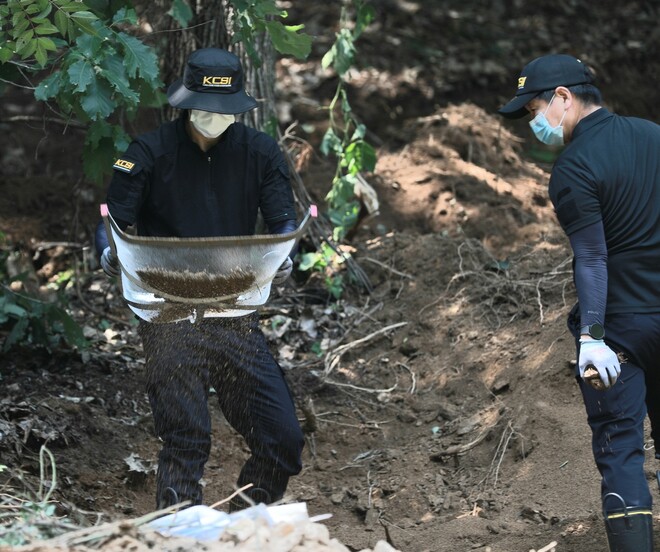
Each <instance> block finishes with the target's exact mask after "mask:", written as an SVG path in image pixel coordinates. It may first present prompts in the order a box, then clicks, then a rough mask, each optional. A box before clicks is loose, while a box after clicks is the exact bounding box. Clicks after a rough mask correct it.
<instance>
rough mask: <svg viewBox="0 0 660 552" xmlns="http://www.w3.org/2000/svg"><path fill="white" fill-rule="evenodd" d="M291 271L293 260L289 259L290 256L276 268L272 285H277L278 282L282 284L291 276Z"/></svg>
mask: <svg viewBox="0 0 660 552" xmlns="http://www.w3.org/2000/svg"><path fill="white" fill-rule="evenodd" d="M292 271H293V261H292V260H291V257H287V258H286V261H284V262H283V263H282V266H280V268H278V269H277V272H276V273H275V277H274V278H273V285H275V286H279V285H280V284H283V283H284V282H286V280H287V279H288V278H289V276H291V272H292Z"/></svg>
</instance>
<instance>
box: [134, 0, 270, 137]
mask: <svg viewBox="0 0 660 552" xmlns="http://www.w3.org/2000/svg"><path fill="white" fill-rule="evenodd" d="M194 4H195V5H194V8H193V10H194V15H193V18H192V20H191V21H190V23H189V25H188V27H187V28H185V29H182V28H181V27H180V26H179V24H178V23H177V22H176V21H175V20H174V19H173V18H172V17H171V16H169V15H167V14H166V12H167V10H168V9H169V8H170V6H171V5H172V2H171V0H155V2H153V3H149V4H147V5H146V6H145V11H146V12H148V14H147V17H148V20H149V22H150V24H151V25H152V27H153V30H154V31H155V32H156V37H158V40H159V41H160V42H159V43H158V44H157V45H156V47H157V48H158V50H159V51H160V57H161V60H162V66H161V75H162V78H163V82H164V83H165V85H166V86H169V85H170V84H171V83H173V82H174V81H175V80H176V79H178V78H179V77H181V76H182V75H183V70H184V67H185V64H186V60H187V59H188V56H189V55H190V53H191V52H193V51H195V50H197V49H199V48H209V47H215V48H224V49H225V50H229V51H231V52H233V53H235V54H236V55H237V56H238V57H239V58H240V59H241V63H242V65H243V72H244V76H245V82H244V85H245V89H246V90H247V91H248V93H249V94H250V95H251V96H252V97H254V98H256V100H257V101H258V102H259V108H258V109H253V110H252V111H250V112H248V113H245V114H244V115H242V116H239V117H242V122H244V123H245V124H247V125H250V126H253V127H255V128H258V129H259V130H267V128H268V126H269V123H270V124H271V125H273V124H274V123H276V116H275V77H274V75H275V56H274V53H273V46H272V43H271V41H270V39H269V38H268V37H267V36H265V34H264V35H261V36H256V37H255V39H254V42H255V44H254V48H255V51H256V52H257V55H258V57H259V64H260V65H259V66H258V67H257V66H256V65H255V63H254V62H253V60H251V59H250V57H249V55H248V54H247V52H246V50H245V48H244V47H243V45H242V44H240V43H239V44H232V43H231V39H232V36H233V31H232V13H233V7H232V6H231V1H230V0H208V1H203V2H201V1H198V2H194ZM177 116H178V110H176V109H174V108H172V107H171V106H169V105H167V106H165V107H164V108H163V120H171V119H173V118H175V117H177ZM274 127H275V126H274Z"/></svg>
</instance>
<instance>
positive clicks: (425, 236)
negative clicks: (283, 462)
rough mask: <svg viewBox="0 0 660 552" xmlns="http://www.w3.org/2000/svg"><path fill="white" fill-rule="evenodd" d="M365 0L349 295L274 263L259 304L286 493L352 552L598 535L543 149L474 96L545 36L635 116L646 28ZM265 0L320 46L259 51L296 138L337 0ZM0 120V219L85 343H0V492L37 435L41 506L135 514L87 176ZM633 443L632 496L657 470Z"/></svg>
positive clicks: (134, 400) (543, 43) (135, 429)
mask: <svg viewBox="0 0 660 552" xmlns="http://www.w3.org/2000/svg"><path fill="white" fill-rule="evenodd" d="M300 4H306V3H304V2H301V3H300ZM374 4H376V5H377V6H378V17H377V19H376V22H375V23H374V25H373V26H372V28H371V29H370V30H369V31H368V32H367V33H366V34H365V37H364V39H363V42H362V43H359V44H358V46H361V50H360V54H361V55H363V56H364V58H363V59H364V60H366V62H365V63H364V66H363V67H362V68H361V69H360V70H356V71H354V72H353V74H352V77H351V81H350V82H351V87H352V89H351V102H352V105H353V109H354V110H355V112H356V113H358V114H359V115H360V116H361V117H362V118H363V119H364V121H365V123H366V124H367V126H368V128H369V129H370V133H371V140H372V142H373V143H375V144H377V145H378V164H377V167H376V170H375V172H374V174H373V175H366V176H367V181H368V182H369V184H370V185H371V186H373V188H374V189H375V190H376V192H377V194H378V199H379V203H380V209H379V214H378V215H376V216H373V215H372V216H365V217H364V218H363V219H362V220H361V223H360V225H359V227H358V229H357V230H356V231H355V233H354V234H353V235H352V237H351V242H350V244H349V245H350V248H351V250H352V256H353V258H354V259H355V261H356V262H357V263H358V264H359V267H360V268H361V269H362V271H363V272H364V274H365V275H366V276H367V277H368V279H369V282H370V285H371V288H372V289H371V291H370V292H367V291H366V290H365V289H364V288H362V287H360V286H357V285H351V284H350V283H347V284H346V286H345V289H344V293H343V295H342V298H341V300H335V299H334V298H333V297H332V296H331V295H330V294H329V293H328V291H327V290H326V288H325V287H324V285H323V279H324V275H323V274H322V273H315V274H313V275H312V276H311V277H306V276H305V275H304V274H301V273H296V274H295V275H294V276H295V277H294V279H292V280H291V281H290V282H289V283H288V284H287V285H286V286H282V287H281V288H280V289H278V290H277V291H275V292H274V293H273V294H272V297H271V300H270V301H269V303H268V305H267V306H266V308H264V309H263V311H262V314H263V316H262V325H263V329H264V332H265V333H266V335H267V336H268V338H269V341H270V343H271V345H272V349H273V351H274V354H275V355H276V357H277V358H278V359H279V361H280V363H281V365H282V367H283V368H284V369H285V372H286V376H287V379H288V381H289V383H290V385H291V388H292V391H293V393H294V396H295V400H296V404H297V406H298V409H299V417H300V420H301V423H302V425H303V427H304V429H305V433H306V447H305V451H304V457H303V460H304V468H303V471H302V473H301V474H300V475H299V476H297V477H295V478H293V479H292V480H291V483H290V485H289V489H288V493H287V497H286V499H287V500H290V501H304V502H306V503H307V505H308V509H309V511H310V513H311V514H312V515H316V514H322V513H330V514H332V518H330V519H329V520H327V521H325V522H324V524H325V525H326V526H327V527H328V528H329V529H330V534H331V535H332V536H333V537H335V538H337V539H338V540H339V541H341V542H342V543H343V544H344V545H345V546H347V547H348V548H349V549H350V550H356V551H357V550H361V549H364V548H373V547H374V546H375V545H376V543H377V542H378V541H381V540H385V541H388V542H389V543H390V544H392V545H393V546H394V547H395V548H397V549H399V550H402V551H410V552H422V551H439V552H455V551H471V550H476V551H491V552H518V551H520V552H526V551H528V550H530V549H539V548H542V547H544V546H546V545H548V544H549V543H551V542H552V541H556V542H557V546H556V550H557V551H560V552H578V551H579V552H583V551H585V550H589V551H605V550H607V544H606V539H605V536H604V530H603V526H602V520H601V514H600V498H599V476H598V473H597V471H596V468H595V466H594V462H593V459H592V457H591V450H590V448H591V444H590V440H591V438H590V432H589V430H588V427H587V424H586V414H585V411H584V407H583V405H582V400H581V396H580V393H579V389H578V387H577V384H576V381H575V378H574V375H573V366H574V358H575V348H574V344H573V342H572V339H571V338H570V336H569V334H568V332H567V330H566V326H565V318H566V314H567V312H568V310H569V309H570V307H571V305H572V304H573V303H574V301H575V293H574V289H573V286H572V276H571V254H570V248H569V246H568V243H567V240H566V238H565V237H564V235H563V233H562V231H561V229H560V228H559V227H558V225H557V223H556V220H555V217H554V214H553V212H552V207H551V205H550V204H549V202H548V200H547V191H546V186H547V179H548V170H549V167H550V165H549V164H547V163H544V162H540V161H539V160H540V159H542V160H544V161H546V162H547V161H548V160H551V156H552V155H553V153H552V152H549V151H545V150H538V149H532V148H534V147H536V146H533V144H532V141H531V139H530V135H529V132H528V131H527V130H526V128H525V123H524V122H523V123H520V124H517V123H516V124H502V121H500V120H499V119H498V117H497V116H496V115H495V114H494V113H493V112H494V109H495V108H496V107H497V105H499V104H501V103H502V101H504V99H506V97H507V96H508V95H509V93H510V92H511V86H509V84H510V83H511V82H513V81H514V80H515V78H516V77H517V72H518V71H519V69H520V67H522V65H523V64H524V63H525V61H527V60H528V59H531V58H533V57H535V56H536V55H541V54H543V53H547V52H548V51H554V50H561V51H570V52H573V53H576V54H579V55H583V53H585V52H588V54H585V55H586V56H587V58H588V61H590V62H591V63H593V64H594V65H595V66H596V67H597V69H598V70H599V72H600V75H601V77H602V80H603V82H604V85H603V86H602V88H603V90H604V92H605V93H606V98H607V97H609V98H611V100H610V103H608V105H609V106H610V107H612V108H614V109H617V110H618V111H619V112H622V113H634V114H636V115H640V116H645V117H648V118H651V119H654V120H657V115H658V113H657V105H655V104H654V105H650V103H653V102H647V101H646V100H648V99H649V98H651V97H653V94H654V93H655V92H652V93H651V95H649V96H645V95H644V90H646V87H647V86H648V85H649V82H650V79H648V78H647V77H645V76H644V70H642V67H648V71H651V72H653V71H657V63H658V62H657V60H658V59H660V58H658V57H657V56H656V57H655V58H654V57H652V52H653V51H656V52H657V50H654V48H657V27H653V29H655V31H656V32H655V35H653V33H652V32H650V33H648V34H649V37H647V38H639V37H640V36H642V37H646V35H645V34H644V33H639V34H634V33H633V30H632V29H633V28H636V29H637V30H638V31H639V29H640V28H642V29H643V28H646V26H649V28H651V27H652V25H651V23H650V22H652V21H657V18H655V19H654V17H653V16H654V13H653V12H652V8H650V7H648V5H647V4H644V5H643V6H642V3H636V2H630V3H627V4H626V6H624V7H622V8H621V15H620V17H619V16H618V17H616V18H611V14H609V13H606V9H605V7H604V6H603V7H600V6H599V7H596V6H592V5H591V4H586V3H584V2H570V3H569V2H558V3H555V4H553V7H552V8H550V7H547V8H545V9H544V10H541V11H540V12H537V10H536V8H534V13H533V14H532V13H531V12H530V10H532V8H533V6H532V5H529V6H527V5H526V4H525V3H523V2H518V1H513V2H494V3H493V2H464V1H463V2H460V3H458V2H448V3H446V5H445V4H443V6H442V7H440V6H434V7H433V8H429V9H426V8H425V7H423V6H425V3H421V2H400V1H396V2H395V1H394V0H390V1H382V2H374ZM454 4H455V5H454ZM482 4H483V6H482ZM638 4H639V5H638ZM488 6H490V7H488ZM587 6H590V7H587ZM551 10H552V11H551ZM527 12H530V13H527ZM290 13H291V17H292V18H294V19H295V20H296V21H304V22H306V23H307V29H308V31H309V32H310V33H312V34H315V35H317V36H318V37H319V38H318V40H317V43H316V46H315V48H316V49H318V50H319V51H315V52H314V53H313V55H312V57H311V58H310V60H309V61H308V62H305V63H300V62H295V61H292V60H283V61H282V62H280V64H279V66H278V72H279V74H280V82H279V84H280V108H281V112H282V113H283V119H284V122H287V120H286V119H287V117H288V118H289V122H293V121H298V122H299V123H300V127H298V128H297V130H296V132H297V133H298V136H299V138H301V140H304V141H308V142H309V143H311V144H312V145H314V146H317V145H318V142H319V138H320V136H322V134H323V131H324V128H323V119H324V117H325V115H324V113H323V112H320V111H319V110H318V106H319V105H324V104H327V102H328V101H329V99H330V97H331V95H332V90H333V88H334V86H335V84H336V81H334V80H333V77H332V75H331V74H329V73H325V72H323V71H321V70H320V69H319V65H318V63H319V57H320V55H322V52H323V51H325V50H324V49H325V48H327V45H328V43H329V41H330V40H331V39H332V32H331V31H332V26H333V25H334V23H333V22H334V21H336V16H337V14H336V9H334V8H333V7H331V6H326V5H322V4H321V5H320V4H318V3H314V7H313V10H312V9H311V7H308V8H301V7H300V6H296V7H293V6H292V7H291V10H290ZM532 15H533V16H534V17H532ZM656 15H657V14H656ZM595 23H597V24H595ZM633 23H634V25H633ZM626 24H627V25H628V26H626ZM609 32H616V33H617V36H618V38H619V42H617V44H624V45H625V46H621V47H620V48H619V47H618V46H616V44H614V45H613V44H611V41H612V39H611V38H609V35H608V34H607V33H609ZM633 35H634V36H633ZM654 36H655V38H654ZM523 39H524V40H525V41H526V42H524V45H525V46H524V48H523V47H522V44H523V42H521V41H522V40H523ZM635 41H636V42H635ZM654 41H655V42H654ZM603 44H605V45H609V46H610V47H608V48H605V47H602V45H603ZM622 59H627V60H628V61H629V62H628V63H625V64H622V63H621V60H622ZM649 60H655V62H652V61H649ZM654 63H655V64H654ZM644 64H646V65H644ZM655 74H656V75H657V72H656V73H655ZM608 93H611V94H610V95H609V96H608ZM9 98H10V100H8V101H7V102H5V103H4V104H3V105H2V106H1V107H0V109H1V110H2V118H4V119H6V118H8V117H9V115H10V114H12V113H16V112H19V108H21V106H25V105H27V106H30V103H29V101H28V97H27V94H26V93H25V92H23V91H14V92H12V94H11V95H10V96H9ZM31 109H35V108H31ZM654 110H656V111H654ZM5 124H6V128H7V130H10V131H11V133H10V132H5V133H3V136H2V137H0V140H1V141H2V148H1V151H2V152H3V153H2V157H3V163H1V164H0V166H1V167H2V179H3V190H4V191H5V193H4V194H2V198H0V230H1V231H2V232H4V233H5V234H6V235H7V236H8V238H9V240H10V242H11V243H12V244H14V247H15V248H16V249H17V250H20V251H27V252H28V253H29V255H30V257H29V258H30V259H31V262H32V265H33V266H34V269H35V274H36V277H37V278H38V280H39V282H40V283H41V284H42V285H43V284H45V283H46V282H48V281H51V282H54V281H55V280H56V278H57V274H58V273H59V272H60V271H62V270H64V269H67V268H71V267H76V270H77V271H78V272H79V274H78V281H79V284H78V286H77V287H73V288H69V289H68V290H66V293H67V294H68V295H69V296H70V300H71V305H72V309H73V314H74V316H75V317H76V318H77V319H78V320H79V321H80V322H81V324H82V325H83V326H84V330H85V335H86V337H87V338H88V339H89V340H90V343H91V347H90V349H89V350H86V351H84V352H73V351H69V350H67V349H66V348H62V349H58V350H56V351H54V352H52V353H48V352H45V351H41V350H35V349H25V348H23V349H21V348H18V349H13V350H12V351H10V352H9V353H8V354H5V355H4V357H3V358H2V362H1V369H0V378H1V383H2V388H3V391H4V392H3V394H2V398H1V399H0V455H1V456H0V464H5V465H8V466H9V467H10V468H11V474H10V477H8V478H7V477H5V481H4V486H3V487H2V492H3V493H8V494H12V493H19V492H23V491H25V487H24V485H30V486H31V487H32V489H37V488H38V485H39V480H40V469H39V458H38V453H39V449H40V446H41V445H42V444H47V446H48V448H49V449H50V450H51V451H52V453H53V455H54V457H55V460H56V465H57V487H56V489H55V492H54V494H53V496H52V498H53V499H54V500H55V501H57V504H58V510H57V511H58V513H60V514H62V515H64V514H67V515H69V516H72V517H73V518H74V519H86V520H88V521H90V520H91V521H94V520H95V519H97V518H96V517H95V516H99V517H100V518H101V520H102V521H110V520H118V519H122V518H134V517H138V516H140V515H143V514H145V513H148V512H151V511H153V509H154V508H155V504H154V470H155V465H156V463H157V454H158V451H159V442H158V439H157V438H156V437H155V436H154V433H153V425H152V419H151V415H150V409H149V403H148V400H147V398H146V396H145V393H144V361H143V357H142V352H141V347H140V343H139V340H138V338H137V335H136V332H135V322H134V319H133V318H132V317H131V315H130V312H129V311H128V309H127V308H126V306H125V304H124V303H123V300H122V298H121V294H120V290H119V289H118V288H117V286H116V284H115V283H114V282H112V281H109V280H108V279H107V278H106V277H105V276H104V275H103V274H102V272H101V271H100V270H99V269H98V266H97V265H96V264H95V260H94V258H93V254H92V253H91V252H90V249H89V246H90V243H91V236H92V232H93V228H94V226H95V224H96V220H97V205H98V203H99V202H100V201H101V198H102V196H103V190H99V189H96V188H94V187H92V186H90V185H88V184H86V183H85V182H84V181H83V179H82V177H81V171H80V166H79V165H78V160H77V157H78V156H77V154H75V153H73V152H74V151H75V150H74V149H72V146H73V147H77V145H78V144H79V138H80V137H79V136H76V135H75V130H74V131H71V130H69V131H68V133H67V134H66V135H65V137H66V139H65V140H63V139H62V137H61V136H59V134H60V133H61V132H62V129H61V128H55V127H50V126H48V123H44V125H42V124H39V125H36V126H30V125H27V124H22V125H17V124H15V123H5ZM72 132H73V133H74V134H72ZM10 134H11V142H8V141H7V140H8V139H9V137H10ZM299 144H300V141H298V142H296V143H295V144H289V146H290V147H291V150H292V151H293V153H294V155H296V156H297V160H298V161H299V162H300V174H301V177H302V179H303V181H304V182H305V184H306V186H307V188H308V192H309V194H310V196H311V197H312V198H313V199H314V200H315V201H316V202H318V203H319V205H322V204H323V198H324V195H325V193H326V191H327V189H328V187H329V182H330V180H331V178H332V174H333V167H332V165H331V164H330V163H329V162H328V161H326V160H324V159H321V158H319V157H318V156H316V155H315V154H312V155H309V151H307V150H305V149H304V148H301V147H300V145H299ZM294 145H295V147H294ZM305 152H306V155H305ZM303 157H304V159H303ZM310 244H311V242H310V241H308V240H305V241H303V243H302V248H303V249H305V248H306V247H307V248H309V247H310ZM343 275H344V277H345V281H346V282H350V280H351V273H350V272H349V271H348V269H347V268H344V272H343ZM186 323H187V322H186ZM2 331H3V333H6V331H5V330H2ZM210 406H211V410H212V415H213V420H214V428H213V448H212V451H211V458H210V460H209V463H208V464H207V468H206V473H205V476H204V484H205V498H204V502H205V503H206V504H213V503H215V502H217V501H219V500H221V499H223V498H225V497H227V496H228V495H229V494H231V492H233V484H234V482H235V480H236V477H237V475H238V472H239V470H240V467H241V465H242V464H243V462H244V461H245V459H246V458H247V456H248V450H247V448H246V446H245V444H244V443H243V441H242V439H241V438H240V437H239V436H238V435H237V434H236V433H235V432H234V431H233V430H232V429H231V428H230V427H229V425H228V424H227V422H226V420H225V419H224V418H223V416H222V413H221V412H220V410H219V408H218V407H217V404H215V402H214V400H213V396H211V400H210ZM648 455H649V456H648V463H647V469H648V480H649V484H650V485H652V488H653V492H654V494H656V493H657V485H656V484H655V483H654V472H655V469H657V468H658V467H660V466H657V465H656V464H657V463H656V462H655V460H653V451H649V453H648ZM16 473H22V474H23V475H24V481H23V482H20V481H18V480H17V479H16V478H15V477H13V475H15V474H16ZM3 475H6V473H4V474H3ZM659 538H660V533H659V536H658V537H656V546H658V545H660V540H658V539H659ZM120 547H121V546H120V545H119V544H117V545H116V546H115V548H117V549H118V548H120ZM108 548H110V547H108Z"/></svg>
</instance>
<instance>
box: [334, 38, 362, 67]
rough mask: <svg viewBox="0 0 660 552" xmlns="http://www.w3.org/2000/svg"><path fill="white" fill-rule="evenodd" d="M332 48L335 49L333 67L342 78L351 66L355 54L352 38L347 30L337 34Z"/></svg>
mask: <svg viewBox="0 0 660 552" xmlns="http://www.w3.org/2000/svg"><path fill="white" fill-rule="evenodd" d="M333 48H334V49H335V53H334V63H333V67H334V68H335V71H337V74H338V75H339V76H343V75H344V74H345V73H346V71H348V70H349V69H350V68H351V65H353V61H354V59H355V52H356V50H355V46H354V45H353V37H352V35H351V32H350V31H349V30H348V29H342V30H341V31H340V32H339V34H338V36H337V40H336V42H335V44H334V45H333Z"/></svg>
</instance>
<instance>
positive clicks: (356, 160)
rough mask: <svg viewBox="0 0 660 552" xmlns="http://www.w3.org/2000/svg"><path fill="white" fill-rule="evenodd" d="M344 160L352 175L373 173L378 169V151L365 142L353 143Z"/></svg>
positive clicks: (348, 148)
mask: <svg viewBox="0 0 660 552" xmlns="http://www.w3.org/2000/svg"><path fill="white" fill-rule="evenodd" d="M344 160H345V163H346V167H347V169H348V172H349V173H350V174H356V173H358V172H360V171H373V170H374V168H375V167H376V151H375V150H374V148H373V147H372V146H371V145H370V144H368V143H367V142H365V141H363V140H359V141H357V142H352V143H351V144H349V146H348V147H347V148H346V151H345V152H344Z"/></svg>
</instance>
